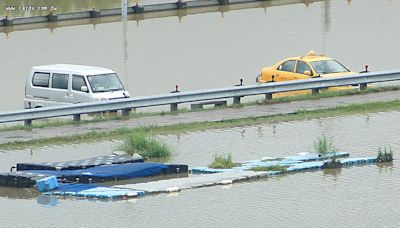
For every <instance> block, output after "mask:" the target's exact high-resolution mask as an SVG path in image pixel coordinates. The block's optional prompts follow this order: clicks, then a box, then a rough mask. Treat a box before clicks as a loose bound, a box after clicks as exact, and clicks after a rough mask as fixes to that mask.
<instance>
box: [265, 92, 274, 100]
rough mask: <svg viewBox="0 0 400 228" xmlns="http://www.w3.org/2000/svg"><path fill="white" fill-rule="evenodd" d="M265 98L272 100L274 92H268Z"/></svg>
mask: <svg viewBox="0 0 400 228" xmlns="http://www.w3.org/2000/svg"><path fill="white" fill-rule="evenodd" d="M265 100H268V101H270V100H272V93H266V94H265Z"/></svg>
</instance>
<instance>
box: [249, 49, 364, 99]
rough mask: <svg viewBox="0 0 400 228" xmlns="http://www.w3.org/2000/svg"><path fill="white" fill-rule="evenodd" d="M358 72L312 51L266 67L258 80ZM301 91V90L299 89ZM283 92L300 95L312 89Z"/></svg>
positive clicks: (286, 79)
mask: <svg viewBox="0 0 400 228" xmlns="http://www.w3.org/2000/svg"><path fill="white" fill-rule="evenodd" d="M355 74H357V73H356V72H352V71H350V70H349V69H347V68H346V67H345V66H344V65H343V64H341V63H340V62H338V61H336V60H335V59H333V58H329V57H326V56H323V55H318V54H317V53H316V52H315V51H310V52H309V53H308V54H307V55H306V56H299V57H291V58H287V59H285V60H282V61H280V62H278V63H277V64H275V65H274V66H272V67H264V68H263V69H262V71H261V74H260V75H259V76H258V77H257V79H256V81H257V82H259V83H267V82H279V81H288V80H298V79H312V78H317V77H322V78H327V77H337V76H351V75H355ZM349 88H351V87H348V86H345V87H340V88H339V87H335V88H331V89H330V90H337V89H349ZM299 92H300V91H299ZM299 92H288V93H281V95H283V94H285V95H299V94H306V93H310V92H311V91H307V92H305V91H302V92H300V93H299Z"/></svg>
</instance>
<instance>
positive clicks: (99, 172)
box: [24, 162, 170, 182]
mask: <svg viewBox="0 0 400 228" xmlns="http://www.w3.org/2000/svg"><path fill="white" fill-rule="evenodd" d="M169 168H170V167H169V165H166V164H159V163H150V162H146V163H127V164H118V165H105V166H97V167H93V168H88V169H79V170H61V171H55V170H26V171H24V172H30V173H37V174H44V175H53V176H56V177H57V178H58V179H67V180H72V181H75V179H76V178H79V179H83V180H86V179H89V178H90V179H92V181H93V182H97V181H107V180H122V179H131V178H136V177H147V176H154V175H157V174H161V173H164V172H166V171H167V170H168V169H169Z"/></svg>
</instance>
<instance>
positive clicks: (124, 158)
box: [17, 154, 144, 171]
mask: <svg viewBox="0 0 400 228" xmlns="http://www.w3.org/2000/svg"><path fill="white" fill-rule="evenodd" d="M135 162H144V159H143V157H141V156H139V155H133V156H131V155H116V154H110V155H108V156H99V157H94V158H88V159H83V160H76V161H66V162H41V163H17V171H24V170H58V171H59V170H77V169H86V168H91V167H96V166H100V165H112V164H125V163H135Z"/></svg>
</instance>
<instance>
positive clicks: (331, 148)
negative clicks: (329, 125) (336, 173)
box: [314, 135, 342, 169]
mask: <svg viewBox="0 0 400 228" xmlns="http://www.w3.org/2000/svg"><path fill="white" fill-rule="evenodd" d="M314 149H315V152H316V153H318V155H319V156H320V157H322V158H324V157H328V155H331V157H330V159H329V160H328V161H325V162H324V164H323V166H322V168H323V169H336V168H341V167H342V163H341V162H340V160H339V159H338V157H337V156H336V148H335V145H334V143H333V140H332V138H328V137H327V136H326V135H322V136H320V137H318V138H317V139H316V140H315V141H314Z"/></svg>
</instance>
